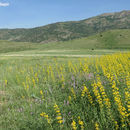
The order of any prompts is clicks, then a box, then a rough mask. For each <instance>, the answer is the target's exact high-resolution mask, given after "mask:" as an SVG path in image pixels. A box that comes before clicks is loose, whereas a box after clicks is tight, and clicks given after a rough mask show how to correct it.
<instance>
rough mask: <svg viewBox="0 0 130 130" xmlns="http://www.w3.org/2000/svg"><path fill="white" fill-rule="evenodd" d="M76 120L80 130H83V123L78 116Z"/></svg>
mask: <svg viewBox="0 0 130 130" xmlns="http://www.w3.org/2000/svg"><path fill="white" fill-rule="evenodd" d="M78 119H79V121H78V123H79V125H80V127H81V130H84V123H83V121H81V119H80V116H78Z"/></svg>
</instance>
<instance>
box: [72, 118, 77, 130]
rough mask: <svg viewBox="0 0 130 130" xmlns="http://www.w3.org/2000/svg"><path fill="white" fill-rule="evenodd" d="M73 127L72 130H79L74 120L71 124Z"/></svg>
mask: <svg viewBox="0 0 130 130" xmlns="http://www.w3.org/2000/svg"><path fill="white" fill-rule="evenodd" d="M71 126H72V129H73V130H77V127H76V122H75V121H74V120H73V122H72V123H71Z"/></svg>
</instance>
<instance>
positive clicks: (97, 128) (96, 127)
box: [95, 122, 99, 130]
mask: <svg viewBox="0 0 130 130" xmlns="http://www.w3.org/2000/svg"><path fill="white" fill-rule="evenodd" d="M95 129H96V130H99V124H98V123H97V122H96V123H95Z"/></svg>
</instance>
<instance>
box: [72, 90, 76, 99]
mask: <svg viewBox="0 0 130 130" xmlns="http://www.w3.org/2000/svg"><path fill="white" fill-rule="evenodd" d="M71 92H72V94H73V97H74V98H75V99H76V94H75V91H74V89H73V88H71Z"/></svg>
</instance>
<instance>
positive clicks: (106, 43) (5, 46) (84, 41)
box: [0, 29, 130, 53]
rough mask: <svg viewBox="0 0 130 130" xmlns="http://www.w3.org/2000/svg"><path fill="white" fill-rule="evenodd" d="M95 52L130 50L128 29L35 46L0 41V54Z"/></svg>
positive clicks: (32, 44) (26, 43) (129, 31)
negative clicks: (87, 50) (102, 50)
mask: <svg viewBox="0 0 130 130" xmlns="http://www.w3.org/2000/svg"><path fill="white" fill-rule="evenodd" d="M54 49H55V50H85V49H90V50H95V49H130V29H123V30H122V29H120V30H110V31H106V32H103V33H98V34H96V35H93V36H89V37H87V38H80V39H75V40H70V41H66V42H55V43H47V44H41V43H39V44H37V43H28V42H10V41H0V53H5V52H18V51H25V50H54Z"/></svg>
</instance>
